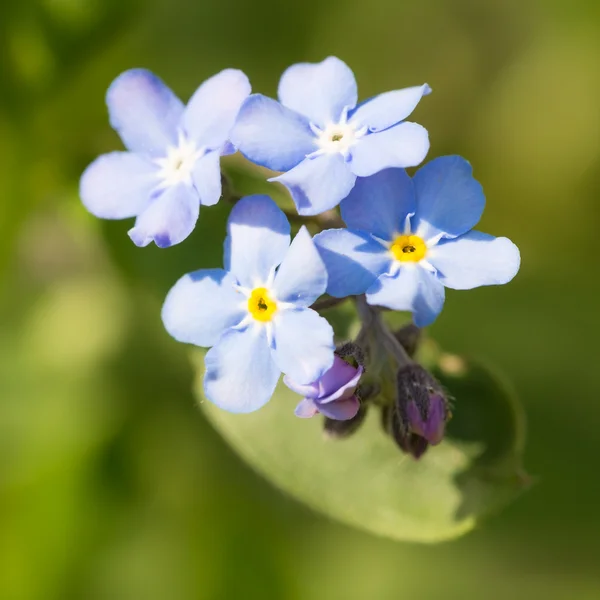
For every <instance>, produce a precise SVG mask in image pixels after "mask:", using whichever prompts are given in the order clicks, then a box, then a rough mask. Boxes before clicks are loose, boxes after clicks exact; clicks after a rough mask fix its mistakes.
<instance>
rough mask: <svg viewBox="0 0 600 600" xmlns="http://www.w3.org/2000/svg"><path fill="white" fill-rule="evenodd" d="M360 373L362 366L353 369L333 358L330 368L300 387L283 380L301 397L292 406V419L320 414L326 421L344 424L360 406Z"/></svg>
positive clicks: (361, 372)
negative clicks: (294, 406) (301, 398)
mask: <svg viewBox="0 0 600 600" xmlns="http://www.w3.org/2000/svg"><path fill="white" fill-rule="evenodd" d="M362 374H363V368H362V366H360V365H359V366H358V367H354V366H352V365H350V364H348V363H347V362H346V361H345V360H343V359H342V358H340V357H339V356H337V355H336V356H335V358H334V362H333V366H332V367H331V368H330V369H329V370H328V371H326V372H325V374H324V375H322V376H321V377H320V378H319V379H317V380H316V381H313V382H312V383H309V384H307V385H301V384H298V383H296V382H294V381H292V379H290V378H289V377H288V376H285V377H284V379H283V381H284V383H285V384H286V385H287V386H288V387H289V388H290V389H291V390H292V391H294V392H296V393H297V394H300V395H302V396H304V398H303V400H301V401H300V403H299V404H298V406H297V407H296V416H298V417H301V418H310V417H313V416H314V415H316V414H317V413H322V414H323V415H325V416H326V417H328V418H329V419H334V420H336V421H347V420H349V419H352V418H353V417H354V416H355V415H356V413H357V412H358V409H359V407H360V403H359V401H358V398H357V396H356V388H357V386H358V382H359V380H360V378H361V376H362Z"/></svg>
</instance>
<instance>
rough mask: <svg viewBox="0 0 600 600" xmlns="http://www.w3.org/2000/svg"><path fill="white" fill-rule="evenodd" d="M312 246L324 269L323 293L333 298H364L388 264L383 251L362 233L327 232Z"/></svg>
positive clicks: (347, 231)
mask: <svg viewBox="0 0 600 600" xmlns="http://www.w3.org/2000/svg"><path fill="white" fill-rule="evenodd" d="M314 242H315V244H316V246H317V248H318V250H319V254H320V255H321V258H322V259H323V262H324V263H325V268H326V269H327V293H328V294H329V295H330V296H334V297H336V298H344V297H345V296H354V295H356V294H364V293H365V292H366V291H367V288H368V287H369V286H370V285H371V284H372V283H373V282H374V281H375V280H376V279H377V277H378V276H379V275H381V273H385V272H386V271H387V270H388V269H389V267H390V265H391V263H392V257H391V255H390V253H389V252H388V250H387V248H386V247H385V246H383V244H381V243H380V242H378V241H377V240H376V239H375V238H373V237H372V236H371V235H369V234H368V233H365V232H363V231H355V230H350V229H328V230H327V231H323V232H322V233H319V234H317V235H316V236H315V238H314Z"/></svg>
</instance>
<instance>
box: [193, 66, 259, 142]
mask: <svg viewBox="0 0 600 600" xmlns="http://www.w3.org/2000/svg"><path fill="white" fill-rule="evenodd" d="M250 91H251V87H250V82H249V81H248V77H246V75H244V73H242V71H238V70H237V69H225V70H224V71H221V72H220V73H217V74H216V75H213V76H212V77H211V78H210V79H207V80H206V81H205V82H204V83H203V84H202V85H201V86H200V87H199V88H198V89H197V90H196V92H195V93H194V95H193V96H192V97H191V98H190V101H189V102H188V105H187V107H186V109H185V112H184V114H183V128H184V129H185V131H186V133H187V134H188V137H189V138H190V139H192V140H194V141H195V142H196V143H197V145H199V146H207V147H209V148H210V149H212V150H216V149H219V148H221V146H223V144H224V143H225V142H226V141H227V140H228V138H229V132H230V131H231V128H232V127H233V124H234V123H235V118H236V117H237V114H238V112H239V110H240V107H241V106H242V103H243V102H244V100H245V99H246V98H247V97H248V95H249V94H250Z"/></svg>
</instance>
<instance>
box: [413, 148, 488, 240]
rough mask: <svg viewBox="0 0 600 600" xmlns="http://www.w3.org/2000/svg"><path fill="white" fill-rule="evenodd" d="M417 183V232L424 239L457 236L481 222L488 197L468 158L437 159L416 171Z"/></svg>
mask: <svg viewBox="0 0 600 600" xmlns="http://www.w3.org/2000/svg"><path fill="white" fill-rule="evenodd" d="M413 182H414V185H415V192H416V194H417V214H416V216H415V219H414V231H416V233H417V234H418V235H419V236H421V237H422V238H423V239H425V240H427V239H431V238H432V237H435V236H437V235H439V234H440V233H444V234H446V235H447V236H449V237H456V236H458V235H462V234H463V233H466V232H467V231H469V229H472V228H473V227H475V225H477V223H478V222H479V219H480V218H481V214H482V213H483V208H484V206H485V196H484V195H483V189H482V187H481V185H480V183H479V182H478V181H477V180H475V179H473V169H472V168H471V165H470V164H469V163H468V162H467V161H466V160H465V159H464V158H462V157H460V156H441V157H439V158H435V159H433V160H432V161H431V162H428V163H427V164H426V165H424V166H423V167H421V168H420V169H419V170H418V171H417V172H416V174H415V176H414V177H413Z"/></svg>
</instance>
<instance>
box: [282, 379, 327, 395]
mask: <svg viewBox="0 0 600 600" xmlns="http://www.w3.org/2000/svg"><path fill="white" fill-rule="evenodd" d="M283 383H285V385H287V387H289V388H290V390H292V392H296V394H300V395H301V396H306V397H308V398H318V397H319V382H318V381H313V382H312V383H297V382H295V381H294V380H293V379H292V378H291V377H288V376H287V375H285V376H284V378H283Z"/></svg>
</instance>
